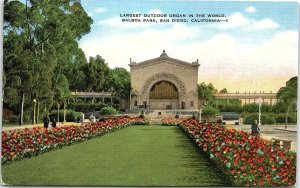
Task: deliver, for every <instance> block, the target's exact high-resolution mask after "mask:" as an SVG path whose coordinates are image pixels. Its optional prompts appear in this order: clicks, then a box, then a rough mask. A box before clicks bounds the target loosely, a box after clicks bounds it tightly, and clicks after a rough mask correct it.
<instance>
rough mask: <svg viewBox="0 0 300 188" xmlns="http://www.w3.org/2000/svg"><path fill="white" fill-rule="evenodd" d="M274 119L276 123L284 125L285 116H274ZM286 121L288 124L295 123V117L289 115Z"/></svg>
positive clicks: (294, 115)
mask: <svg viewBox="0 0 300 188" xmlns="http://www.w3.org/2000/svg"><path fill="white" fill-rule="evenodd" d="M275 119H276V122H277V123H285V114H276V116H275ZM287 120H288V121H287V122H288V123H297V115H296V114H292V115H289V116H288V119H287Z"/></svg>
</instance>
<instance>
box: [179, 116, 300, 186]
mask: <svg viewBox="0 0 300 188" xmlns="http://www.w3.org/2000/svg"><path fill="white" fill-rule="evenodd" d="M180 127H181V128H182V129H183V130H184V131H185V132H186V133H187V134H188V136H189V137H190V138H191V139H192V140H193V141H194V142H195V143H196V144H197V145H198V146H199V147H200V149H202V150H203V151H205V152H207V154H208V156H209V157H210V159H211V160H212V161H214V162H215V163H216V164H217V165H218V166H219V167H220V168H221V169H222V171H223V172H224V174H226V175H227V177H228V178H229V181H230V182H231V183H232V185H233V186H293V185H294V184H295V182H296V154H295V153H294V152H290V151H285V150H283V149H281V148H280V146H279V145H274V144H273V143H272V142H271V141H266V140H263V139H261V138H260V137H259V136H253V135H251V134H250V133H246V132H243V131H237V130H235V129H226V128H224V127H223V126H222V125H218V124H213V123H207V124H204V123H197V122H196V121H195V120H185V121H183V122H182V124H180Z"/></svg>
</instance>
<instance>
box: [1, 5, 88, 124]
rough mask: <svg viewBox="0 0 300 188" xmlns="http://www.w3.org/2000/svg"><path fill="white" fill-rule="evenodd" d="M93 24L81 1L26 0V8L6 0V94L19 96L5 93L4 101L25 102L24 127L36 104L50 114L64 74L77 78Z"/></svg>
mask: <svg viewBox="0 0 300 188" xmlns="http://www.w3.org/2000/svg"><path fill="white" fill-rule="evenodd" d="M91 23H92V19H91V18H90V17H89V16H88V15H87V13H86V12H85V11H84V9H83V8H82V6H81V4H80V2H79V1H74V0H57V1H49V0H39V1H35V0H25V4H23V3H21V2H19V1H8V0H5V2H4V67H5V69H4V78H5V86H4V90H8V89H13V91H15V92H14V94H15V95H14V96H9V95H7V94H8V92H5V94H6V95H4V100H7V101H13V100H10V99H9V98H11V99H13V98H14V99H15V100H16V99H17V98H19V99H20V100H19V101H20V109H21V110H20V124H23V109H24V103H25V102H27V103H32V101H33V100H35V101H37V102H35V103H33V109H35V108H38V105H39V104H40V103H44V107H45V110H47V108H48V109H49V107H50V105H51V98H52V97H53V96H54V91H53V88H55V87H54V84H56V82H54V81H53V80H58V79H59V77H60V76H61V74H62V72H67V73H66V74H70V75H71V73H68V71H69V70H70V65H71V63H72V57H74V56H75V57H76V55H78V54H79V53H78V40H79V39H80V38H81V37H82V36H83V35H85V34H86V33H88V32H89V31H90V25H91ZM56 91H57V90H56ZM16 95H18V96H16ZM36 105H37V106H36ZM33 119H35V117H33Z"/></svg>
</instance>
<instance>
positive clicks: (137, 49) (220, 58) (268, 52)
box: [81, 24, 298, 92]
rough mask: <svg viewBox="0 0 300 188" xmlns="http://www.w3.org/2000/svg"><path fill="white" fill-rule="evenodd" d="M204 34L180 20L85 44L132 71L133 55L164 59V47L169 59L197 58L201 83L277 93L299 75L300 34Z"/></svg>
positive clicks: (111, 63) (139, 58)
mask: <svg viewBox="0 0 300 188" xmlns="http://www.w3.org/2000/svg"><path fill="white" fill-rule="evenodd" d="M204 33H205V31H201V30H200V29H199V28H197V27H191V26H186V25H184V24H175V25H172V26H171V27H170V28H168V29H164V30H159V29H155V28H145V29H144V30H143V31H141V32H139V33H129V32H127V33H123V32H119V33H118V34H114V35H110V36H105V37H104V36H99V37H97V38H93V39H91V40H90V41H87V42H85V43H83V44H81V48H82V49H83V50H84V52H85V54H86V56H95V55H97V54H99V55H101V56H102V57H103V58H104V59H105V60H106V62H108V63H109V66H110V67H112V68H113V67H124V68H126V69H128V70H129V66H128V64H129V59H130V58H133V60H134V61H136V62H141V61H144V60H148V59H152V58H155V57H159V55H160V54H161V53H162V50H163V49H165V50H166V52H167V54H168V55H169V56H170V57H173V58H177V59H181V60H184V61H188V62H193V61H195V60H196V59H197V58H198V59H199V62H200V64H201V66H200V68H199V82H203V81H205V82H207V83H209V82H212V83H213V84H214V85H215V86H216V87H217V88H219V89H222V88H224V87H226V88H227V89H228V90H230V91H232V92H235V91H249V90H251V91H253V89H254V90H257V91H259V90H261V91H263V90H265V91H270V90H272V91H277V89H279V87H280V86H282V85H284V84H285V81H286V80H288V79H289V77H291V76H294V75H297V67H298V64H297V62H298V57H297V54H298V51H297V49H298V34H297V32H294V31H286V32H280V33H277V34H275V35H274V36H272V37H271V39H270V40H267V41H265V42H263V43H255V44H243V43H242V42H241V40H240V39H239V37H238V36H233V35H229V34H225V33H219V34H216V35H214V36H212V37H209V38H205V39H204V40H199V39H198V37H199V36H201V35H203V34H204ZM255 88H256V89H255Z"/></svg>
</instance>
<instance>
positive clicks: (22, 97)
mask: <svg viewBox="0 0 300 188" xmlns="http://www.w3.org/2000/svg"><path fill="white" fill-rule="evenodd" d="M24 99H25V94H24V92H23V91H22V93H21V100H20V101H21V109H20V110H21V113H20V122H19V125H23V124H24V122H23V119H24Z"/></svg>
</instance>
